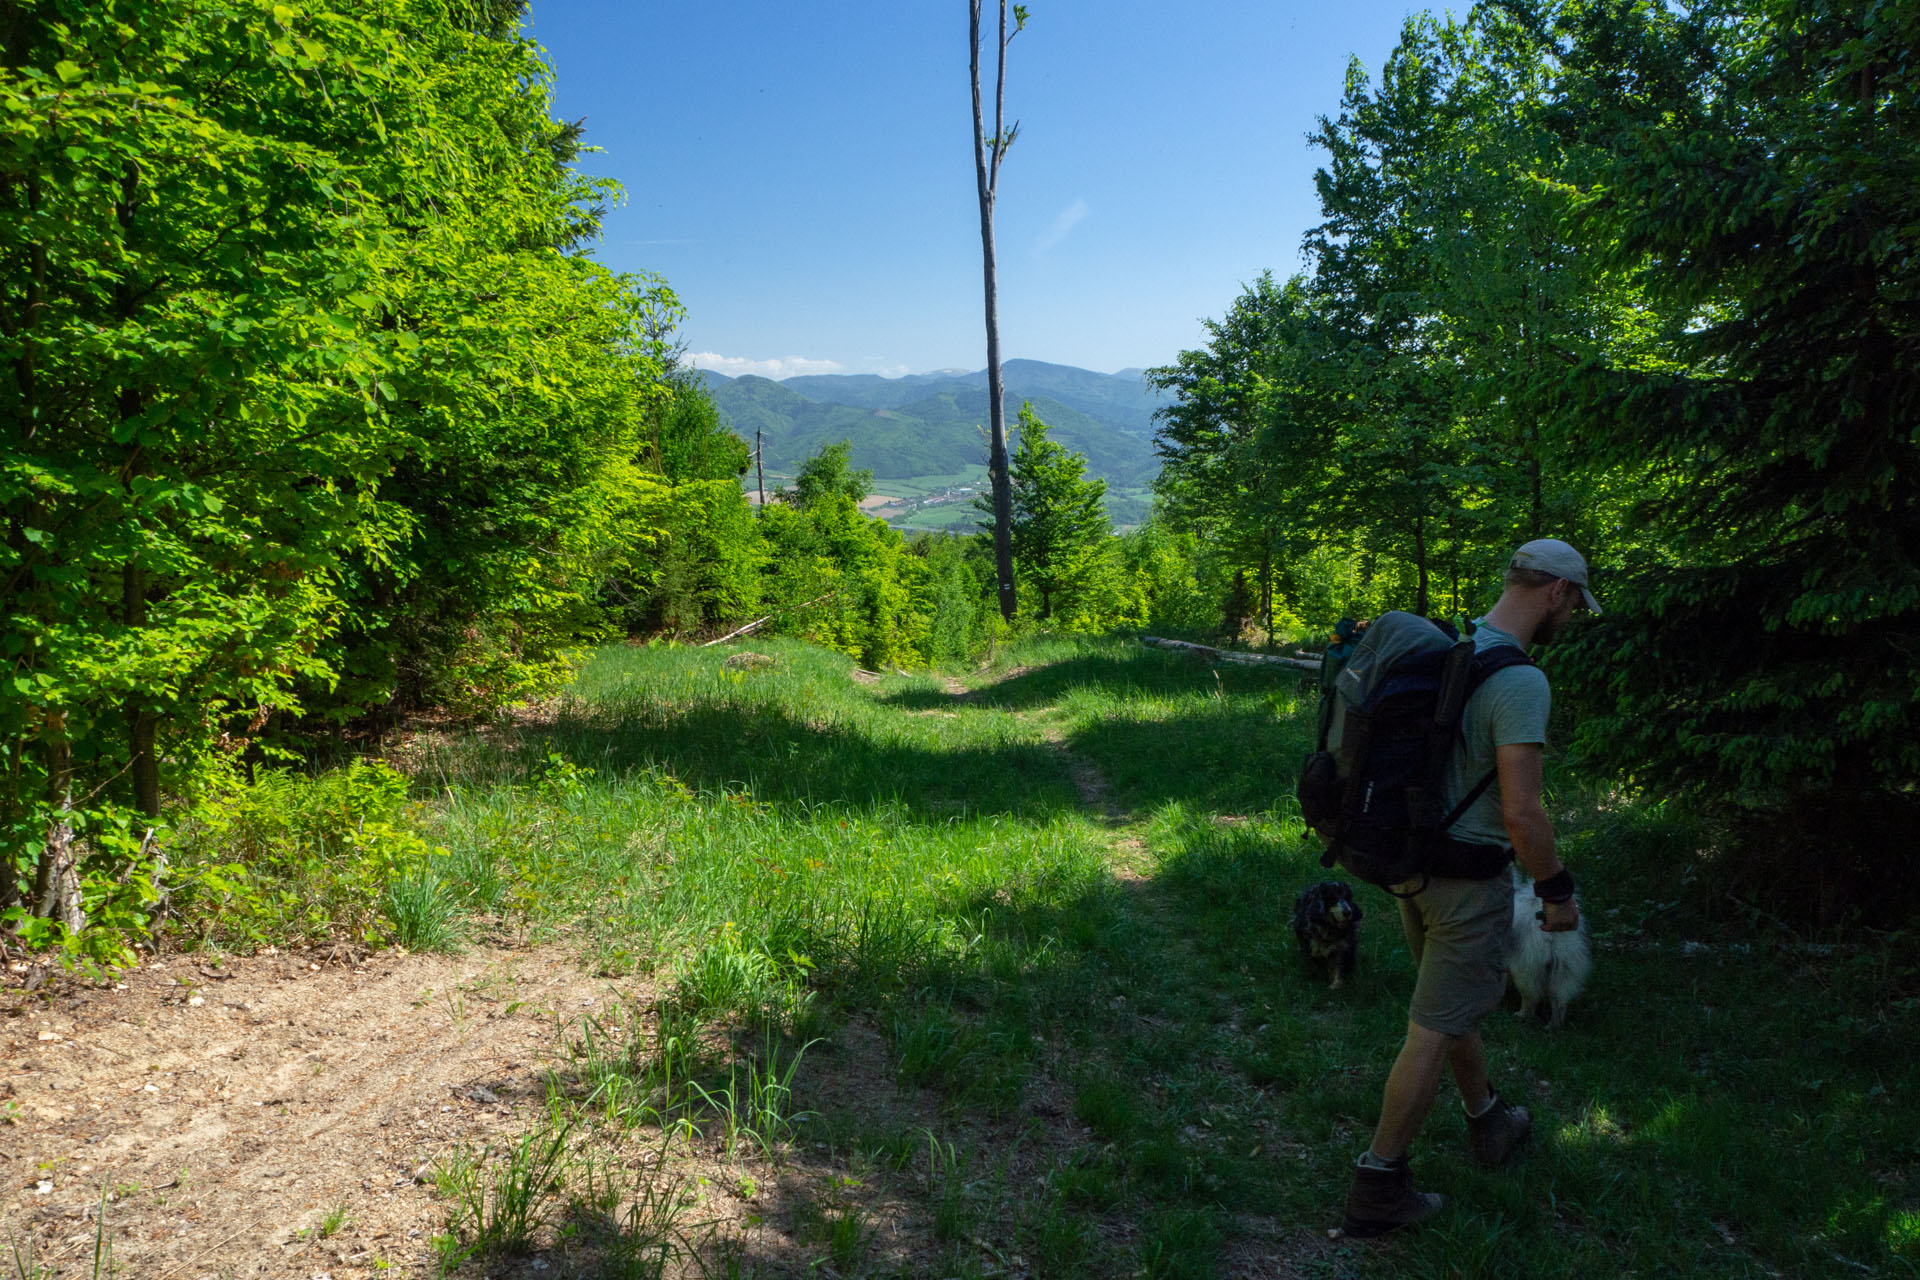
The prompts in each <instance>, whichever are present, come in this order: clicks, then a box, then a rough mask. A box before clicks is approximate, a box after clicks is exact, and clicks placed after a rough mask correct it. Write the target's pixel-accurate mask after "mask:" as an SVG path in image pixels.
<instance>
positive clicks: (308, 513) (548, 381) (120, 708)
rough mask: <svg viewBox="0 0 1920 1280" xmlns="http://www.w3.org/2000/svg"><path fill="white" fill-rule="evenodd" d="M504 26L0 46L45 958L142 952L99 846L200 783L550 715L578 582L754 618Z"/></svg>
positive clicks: (34, 846)
mask: <svg viewBox="0 0 1920 1280" xmlns="http://www.w3.org/2000/svg"><path fill="white" fill-rule="evenodd" d="M518 13H519V7H518V6H517V5H513V4H498V5H487V6H483V10H482V11H480V12H475V11H472V10H471V8H470V7H468V8H462V9H460V10H459V11H458V12H456V11H453V10H449V9H448V8H447V7H445V6H443V5H441V4H439V3H437V0H353V2H352V3H349V4H346V5H344V6H335V7H333V8H326V7H324V6H314V5H309V4H304V3H297V2H296V3H291V4H286V5H271V6H268V5H261V4H253V3H235V4H227V3H222V4H215V5H213V6H212V7H208V6H204V5H199V6H196V5H190V4H185V3H179V2H176V0H162V3H157V4H137V5H136V4H127V3H120V2H109V3H104V4H93V3H87V4H79V3H67V2H65V0H48V2H46V3H35V4H30V5H26V6H19V5H15V6H12V7H11V8H9V10H8V12H7V15H6V17H5V18H4V21H0V263H3V264H4V270H3V271H0V368H4V370H5V371H6V372H5V374H4V375H3V376H0V421H4V422H6V423H7V424H8V429H7V432H6V434H5V437H4V439H0V525H3V526H4V528H3V529H0V581H4V590H3V591H0V598H3V599H4V601H5V604H4V606H3V607H0V686H3V687H4V688H5V690H6V696H5V697H4V698H0V910H4V911H6V912H8V913H9V914H10V917H11V918H12V919H14V920H15V921H16V928H18V929H23V930H27V931H29V932H31V933H32V934H33V935H34V938H35V940H36V941H48V940H51V939H52V938H53V937H55V936H57V935H59V934H60V932H61V931H62V930H71V929H72V928H73V927H75V922H76V921H80V920H83V919H85V918H88V917H89V916H90V917H91V919H92V920H93V921H94V922H95V923H96V924H100V925H102V926H104V930H103V936H104V937H107V938H111V937H117V936H124V935H127V934H137V932H138V931H139V927H140V921H139V920H137V919H136V918H135V917H136V916H137V915H138V914H139V911H138V904H139V903H140V902H141V901H142V898H141V894H142V893H143V892H144V891H143V890H140V889H139V888H138V887H137V886H138V884H139V883H140V877H141V876H142V875H144V871H142V870H141V868H142V867H143V866H145V865H149V864H150V863H151V857H152V850H151V849H150V848H149V849H146V850H145V851H144V852H137V851H139V850H141V848H142V843H143V842H142V840H141V839H140V838H139V837H138V836H129V835H128V834H127V833H129V832H140V833H142V834H144V832H145V831H146V830H148V829H153V830H156V831H159V832H161V833H162V834H164V828H165V826H166V824H165V823H163V822H160V821H159V818H160V814H161V811H162V809H163V807H169V806H170V807H172V808H173V809H175V810H177V811H184V810H186V809H189V808H191V806H192V805H193V803H194V801H195V799H196V797H197V796H198V795H199V794H200V793H201V792H202V790H203V788H204V787H205V785H206V780H207V779H208V778H209V777H213V776H215V775H218V774H219V773H220V772H221V770H222V769H223V768H224V765H223V763H222V760H223V759H224V758H225V757H227V756H229V755H234V754H242V753H248V758H249V759H251V760H253V761H254V762H255V763H257V762H258V761H259V759H260V758H261V757H260V755H259V754H258V751H257V750H255V748H257V746H258V745H259V744H260V743H261V742H262V741H265V742H268V743H286V742H288V741H293V742H296V743H308V742H311V741H313V740H314V738H315V737H316V736H317V735H318V734H320V733H322V732H324V731H325V729H326V727H327V726H329V725H334V724H338V723H340V722H343V721H347V720H352V719H355V718H359V717H363V716H365V715H367V714H369V713H378V714H381V715H387V716H391V715H394V714H397V713H398V712H401V711H404V710H407V709H410V708H413V707H417V706H420V705H422V704H426V703H433V704H438V705H441V706H444V707H448V708H450V709H452V710H454V711H456V712H460V713H468V714H482V713H487V712H490V711H492V710H495V709H497V708H498V707H500V706H501V705H503V704H504V703H506V702H508V701H511V700H513V699H515V698H519V697H523V696H526V695H528V694H531V693H535V692H539V691H541V690H543V689H546V688H550V687H552V685H553V684H554V683H555V682H556V681H557V680H558V679H559V678H560V677H561V676H562V674H563V673H564V671H565V670H566V664H567V658H568V654H569V653H570V651H571V650H572V649H573V648H574V647H575V646H577V645H579V644H581V643H582V642H584V641H588V640H592V639H596V638H600V637H602V636H604V635H606V634H607V633H608V632H609V630H610V626H609V612H608V608H607V606H608V605H609V604H612V605H616V606H617V605H620V604H621V603H623V602H622V601H621V600H620V599H619V598H618V597H617V596H616V595H615V594H614V593H613V592H610V591H609V590H608V589H607V588H608V584H609V582H615V583H624V584H626V585H627V586H629V587H630V588H632V589H631V590H629V591H628V592H627V600H628V601H629V602H633V608H634V609H635V611H637V612H638V613H640V614H642V615H645V616H646V617H647V619H648V620H649V621H654V622H658V621H660V620H669V621H670V622H671V623H672V624H673V625H680V626H693V625H698V622H699V621H700V620H703V619H705V618H708V617H711V616H713V615H716V614H719V615H730V614H732V613H734V612H735V611H738V610H740V609H743V608H745V607H748V606H750V605H751V604H752V603H754V602H755V597H756V588H757V584H756V582H755V581H754V575H755V570H756V567H757V566H756V562H755V560H754V557H753V554H752V548H753V547H754V546H755V544H754V541H753V539H752V538H751V536H750V535H749V531H748V520H747V516H746V512H745V509H744V504H743V502H742V501H741V499H740V495H739V493H738V491H737V486H733V485H731V482H730V479H728V478H729V477H731V476H732V475H733V474H735V473H737V471H738V469H739V465H740V462H741V461H742V458H743V451H742V448H741V446H740V445H739V443H738V442H737V441H733V440H731V439H730V438H729V437H727V436H726V434H725V433H724V432H723V431H721V430H720V429H719V428H718V424H717V420H716V417H715V415H714V413H713V410H712V406H711V405H710V403H708V402H707V401H705V400H704V398H700V397H698V396H696V395H694V394H693V393H692V390H693V389H692V382H691V377H690V375H683V376H681V377H679V378H678V379H675V378H673V377H670V376H669V369H668V359H667V352H668V342H667V335H668V332H669V330H670V328H671V326H672V324H673V323H674V321H675V319H676V318H677V316H678V305H677V303H676V302H675V301H674V299H673V297H672V295H671V294H670V293H668V292H667V291H666V289H665V288H664V286H662V285H661V284H660V282H658V281H657V280H653V279H650V278H644V277H622V276H617V275H614V274H612V273H609V272H607V271H606V270H604V269H603V268H601V267H599V266H598V265H596V264H594V263H593V262H591V261H589V260H588V259H586V258H584V257H582V256H579V255H578V254H577V253H574V252H572V250H573V249H575V248H576V247H577V246H578V245H579V244H580V243H582V242H583V241H584V240H585V239H587V238H589V237H590V236H591V235H592V234H593V233H594V232H595V229H596V227H597V219H598V217H599V211H600V210H601V209H602V208H603V207H604V205H605V203H606V201H607V200H608V199H609V198H610V197H611V196H612V194H613V192H612V189H611V188H610V187H609V186H608V185H607V184H605V183H601V182H597V181H594V180H592V179H588V178H584V177H582V176H580V175H579V174H578V173H576V171H575V170H574V169H573V167H572V161H573V160H574V159H575V157H576V156H577V154H578V152H579V150H580V146H579V130H578V128H577V127H576V126H569V125H563V124H561V123H559V122H558V121H556V120H554V119H553V118H552V113H551V80H550V73H549V69H548V65H547V63H546V61H545V59H544V57H543V56H542V55H541V53H540V52H539V50H538V49H537V47H536V46H534V45H533V44H532V42H531V41H529V40H527V39H525V38H523V37H522V36H521V35H520V34H518V32H517V21H518ZM636 594H638V595H641V596H643V597H644V598H642V599H640V600H638V601H637V602H634V601H633V597H634V596H635V595H636ZM215 785H216V788H217V785H218V784H217V783H216V784H215ZM215 803H216V804H220V803H224V801H222V800H219V799H218V798H216V801H215ZM134 815H138V820H137V821H136V819H135V816H134ZM116 833H119V834H116ZM69 835H71V837H72V840H71V841H69V839H68V837H69ZM129 841H131V845H130V848H129V847H128V846H129ZM69 848H70V849H72V850H74V851H75V854H76V858H75V865H73V867H72V869H71V870H69V869H68V864H67V862H66V861H65V859H66V854H65V853H64V852H62V851H63V850H67V849H69ZM116 876H117V877H118V880H117V883H121V884H133V885H135V886H136V887H135V888H134V889H132V890H129V891H128V892H127V893H123V894H119V895H117V896H116V895H114V894H111V893H107V892H105V891H104V889H103V886H104V885H106V884H110V883H116V879H115V877H116ZM36 881H37V883H36ZM147 901H148V902H149V904H150V901H151V899H150V895H149V898H148V899H147ZM37 916H54V917H59V918H61V919H62V920H64V921H66V922H67V923H66V924H64V925H61V926H59V927H58V928H56V927H54V926H52V925H46V924H35V923H31V922H30V918H32V917H37Z"/></svg>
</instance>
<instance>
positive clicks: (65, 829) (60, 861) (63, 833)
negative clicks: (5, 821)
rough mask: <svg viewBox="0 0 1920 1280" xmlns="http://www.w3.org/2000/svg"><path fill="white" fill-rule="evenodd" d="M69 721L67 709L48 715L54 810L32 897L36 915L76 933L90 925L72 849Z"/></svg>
mask: <svg viewBox="0 0 1920 1280" xmlns="http://www.w3.org/2000/svg"><path fill="white" fill-rule="evenodd" d="M66 721H67V717H66V714H65V713H64V712H60V711H55V712H50V713H49V714H48V716H47V731H46V744H47V798H48V799H49V800H50V801H52V804H53V812H52V814H51V815H50V816H49V817H48V820H47V843H46V847H45V848H43V849H42V850H41V851H40V868H39V872H38V874H37V875H36V876H35V877H34V885H33V897H34V908H35V912H36V914H38V915H42V916H45V917H46V918H48V919H50V920H58V921H59V922H60V923H61V924H62V925H63V926H65V928H66V930H67V932H68V933H69V934H77V933H79V932H81V931H82V930H84V929H85V928H86V927H87V917H86V914H85V912H83V911H82V910H81V908H80V868H79V864H78V861H77V859H76V857H75V854H74V849H73V816H72V815H73V747H72V745H71V744H70V743H68V741H67V723H66Z"/></svg>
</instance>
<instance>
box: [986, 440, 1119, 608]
mask: <svg viewBox="0 0 1920 1280" xmlns="http://www.w3.org/2000/svg"><path fill="white" fill-rule="evenodd" d="M1015 433H1016V436H1017V439H1016V442H1015V445H1014V448H1013V452H1012V456H1011V457H1010V458H1009V459H1008V462H1007V468H1008V471H1007V474H1008V479H1009V484H1010V486H1011V489H1012V495H1013V497H1012V509H1011V513H1010V533H1011V535H1012V540H1013V563H1014V573H1015V575H1016V577H1017V578H1018V579H1019V580H1020V581H1021V582H1022V583H1024V584H1025V585H1026V586H1027V587H1028V588H1030V589H1031V590H1032V591H1034V592H1036V593H1038V595H1039V597H1040V598H1039V601H1038V602H1037V603H1038V607H1037V609H1036V610H1035V613H1036V616H1037V617H1038V618H1039V620H1040V621H1041V622H1042V623H1046V622H1050V621H1052V620H1053V617H1054V613H1055V610H1056V609H1057V610H1058V611H1059V612H1060V613H1061V614H1062V615H1064V616H1065V618H1073V617H1074V616H1075V615H1076V614H1084V613H1086V612H1087V604H1088V603H1089V601H1088V600H1087V599H1086V597H1088V596H1089V595H1090V594H1091V591H1090V589H1091V588H1092V587H1093V585H1094V583H1095V581H1096V579H1097V577H1098V575H1099V573H1100V571H1101V569H1102V568H1103V565H1104V559H1105V553H1106V551H1107V533H1108V526H1107V512H1106V507H1105V506H1104V505H1103V503H1102V499H1103V498H1104V497H1105V496H1106V492H1107V482H1106V481H1104V480H1088V479H1085V478H1084V476H1085V473H1086V467H1087V460H1086V459H1085V458H1083V457H1081V456H1080V455H1079V454H1077V453H1074V452H1073V451H1071V450H1070V449H1068V448H1066V447H1065V446H1064V445H1060V444H1057V443H1055V442H1054V441H1052V440H1049V439H1048V438H1047V424H1046V423H1044V422H1042V421H1040V419H1039V418H1037V417H1035V416H1034V412H1033V406H1032V405H1030V404H1028V405H1022V406H1020V421H1019V425H1018V426H1017V427H1016V428H1015ZM974 505H975V508H976V509H977V510H979V511H981V512H982V513H983V514H985V515H986V516H987V517H988V518H989V520H991V517H992V514H993V512H992V505H991V504H990V503H989V502H988V501H987V500H986V499H984V498H980V499H976V500H975V503H974ZM1085 629H1090V628H1085Z"/></svg>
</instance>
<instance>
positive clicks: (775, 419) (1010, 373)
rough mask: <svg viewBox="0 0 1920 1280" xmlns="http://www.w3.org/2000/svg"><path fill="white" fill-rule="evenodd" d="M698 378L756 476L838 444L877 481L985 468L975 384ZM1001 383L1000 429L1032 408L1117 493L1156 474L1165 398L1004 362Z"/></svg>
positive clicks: (962, 380)
mask: <svg viewBox="0 0 1920 1280" xmlns="http://www.w3.org/2000/svg"><path fill="white" fill-rule="evenodd" d="M702 376H703V377H704V378H705V379H706V381H707V383H708V386H709V388H710V389H711V392H712V395H713V399H714V403H715V404H717V405H718V406H719V407H720V411H721V414H722V415H723V416H724V417H725V419H726V420H727V422H728V423H729V424H730V425H731V426H732V428H733V429H734V430H735V431H736V432H738V433H740V434H741V435H743V436H745V437H747V438H749V439H751V438H752V437H753V434H754V432H756V431H763V432H765V434H766V459H767V465H768V466H769V467H776V468H778V469H780V470H781V471H782V472H786V473H791V471H792V470H793V469H794V468H796V467H797V466H798V465H799V464H800V462H801V461H802V460H804V459H805V458H807V457H810V456H811V455H813V454H815V453H818V452H819V451H820V449H821V448H822V447H823V446H825V445H829V444H833V443H835V442H837V441H840V440H845V441H847V442H848V443H849V444H851V445H852V446H853V456H854V458H855V460H857V461H858V462H859V463H860V464H861V465H862V466H864V467H868V468H870V469H872V471H873V473H874V475H875V476H878V477H880V478H882V479H909V478H912V477H914V476H923V475H952V474H955V473H957V472H960V471H964V470H965V469H966V468H967V467H970V466H978V465H981V464H982V463H983V462H984V461H985V459H986V449H985V446H983V445H982V443H981V439H982V437H981V435H980V432H981V431H982V430H983V429H984V424H985V423H986V420H987V391H986V375H985V374H983V373H972V374H965V375H958V376H947V375H942V374H921V375H917V376H912V377H906V378H880V377H875V376H872V375H858V376H855V375H839V374H817V375H808V376H805V377H797V378H787V379H785V380H783V381H780V382H773V381H771V380H769V379H766V378H759V377H754V376H752V375H748V376H746V377H741V378H726V377H723V376H721V375H718V374H713V373H706V374H703V375H702ZM1006 380H1007V407H1008V413H1009V417H1011V416H1012V415H1014V414H1017V413H1018V412H1019V409H1020V406H1021V404H1022V403H1031V404H1032V405H1033V408H1034V412H1035V413H1037V414H1039V415H1040V417H1041V418H1042V419H1043V420H1044V421H1045V422H1046V423H1047V424H1048V425H1049V426H1051V427H1052V428H1053V429H1054V431H1055V432H1056V434H1057V435H1058V437H1059V439H1060V442H1061V443H1062V444H1065V445H1066V446H1067V447H1068V448H1071V449H1073V450H1075V451H1076V452H1078V453H1080V454H1082V455H1084V456H1085V457H1086V459H1087V462H1088V466H1089V467H1090V468H1091V470H1092V472H1093V474H1094V475H1097V476H1099V477H1101V478H1102V479H1104V480H1106V481H1108V482H1109V483H1110V484H1112V485H1113V486H1115V487H1116V488H1121V487H1133V486H1138V485H1145V484H1147V483H1149V482H1150V481H1151V480H1152V479H1153V477H1154V475H1155V474H1156V473H1157V472H1158V470H1159V461H1158V459H1156V458H1155V457H1154V454H1153V448H1152V436H1153V430H1154V414H1155V412H1156V411H1157V409H1158V408H1160V407H1161V406H1162V404H1163V403H1164V399H1165V398H1164V397H1162V396H1158V395H1156V394H1155V393H1153V391H1152V390H1151V388H1149V387H1148V385H1147V384H1146V383H1145V382H1144V381H1143V380H1141V379H1139V378H1131V377H1124V376H1120V375H1110V374H1098V373H1090V372H1088V371H1087V370H1085V369H1073V368H1069V367H1067V366H1065V365H1050V364H1043V363H1041V362H1039V361H1036V360H1009V361H1008V362H1007V364H1006Z"/></svg>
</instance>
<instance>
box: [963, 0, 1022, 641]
mask: <svg viewBox="0 0 1920 1280" xmlns="http://www.w3.org/2000/svg"><path fill="white" fill-rule="evenodd" d="M980 5H981V0H971V2H970V7H969V14H970V16H971V21H970V23H969V27H968V30H969V34H970V35H971V37H972V42H971V43H972V69H973V171H974V178H975V182H976V185H977V187H978V189H979V196H980V254H981V267H982V274H983V275H984V277H985V284H986V310H987V422H988V424H989V440H990V444H989V452H988V456H987V471H988V474H989V475H990V476H991V478H992V480H993V563H994V572H995V574H996V575H997V576H998V578H999V599H1000V616H1001V617H1002V618H1005V619H1006V620H1007V621H1008V622H1012V621H1013V614H1014V609H1015V607H1016V604H1017V600H1016V598H1015V594H1014V587H1013V487H1012V482H1011V478H1010V477H1009V476H1008V474H1007V406H1006V388H1005V387H1004V386H1003V385H1002V382H1001V377H1000V289H999V269H998V266H997V263H996V260H995V255H994V245H993V202H994V198H995V196H996V195H997V194H998V190H999V186H1000V157H1001V156H1002V155H1004V154H1005V152H1006V145H1007V143H1008V141H1010V139H1009V138H1008V137H1007V134H1006V130H1005V128H1004V125H1005V122H1006V101H1007V5H1006V0H1000V39H999V42H998V44H997V46H996V47H997V48H998V50H999V78H998V82H997V84H996V86H995V96H994V121H993V142H992V146H991V150H992V162H991V164H989V162H988V150H989V146H988V142H987V136H986V118H985V113H984V112H983V111H982V109H981V102H980Z"/></svg>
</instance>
